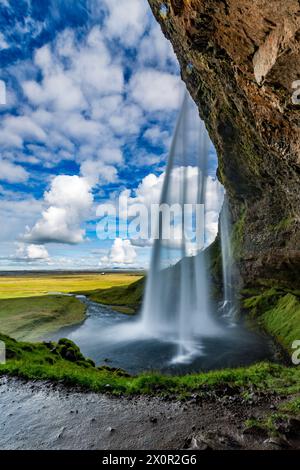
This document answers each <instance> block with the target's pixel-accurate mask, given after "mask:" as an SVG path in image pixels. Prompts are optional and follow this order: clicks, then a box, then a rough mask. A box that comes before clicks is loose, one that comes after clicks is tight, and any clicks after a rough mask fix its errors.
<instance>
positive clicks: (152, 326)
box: [142, 95, 219, 362]
mask: <svg viewBox="0 0 300 470" xmlns="http://www.w3.org/2000/svg"><path fill="white" fill-rule="evenodd" d="M209 146H210V140H209V136H208V134H207V131H206V129H205V126H204V123H203V122H202V121H200V119H199V116H198V112H197V109H196V106H195V105H194V103H193V102H192V101H191V99H190V98H189V97H188V95H186V96H185V99H184V102H183V105H182V108H181V112H180V115H179V119H178V122H177V126H176V129H175V133H174V137H173V141H172V146H171V150H170V154H169V159H168V164H167V168H166V172H165V179H164V185H163V189H162V194H161V201H160V207H162V206H163V205H165V206H168V207H170V206H172V205H177V206H178V205H179V206H180V207H181V208H184V205H185V204H194V205H195V207H196V206H197V207H203V206H200V205H204V204H205V198H206V179H207V166H208V154H209ZM185 217H186V214H185V211H184V210H183V211H182V213H181V216H175V215H173V221H172V222H173V223H171V225H172V229H173V235H174V234H175V235H176V234H177V235H178V233H177V232H178V231H179V232H180V233H181V235H180V236H177V237H171V238H170V239H166V238H164V236H163V228H164V223H165V220H164V217H163V216H162V214H160V217H159V224H158V232H157V233H158V238H157V239H156V240H155V241H154V246H153V251H152V260H151V266H150V271H149V274H148V277H147V284H146V292H145V298H144V303H143V309H142V323H143V325H144V328H145V329H146V330H147V331H148V332H149V334H151V335H153V336H157V337H160V338H163V339H164V338H165V339H167V340H173V341H175V342H176V343H177V344H178V353H177V356H176V360H177V361H181V362H184V361H186V360H189V359H190V358H191V356H193V355H194V354H197V353H199V348H200V346H199V336H205V335H216V334H218V333H219V328H218V326H217V325H216V323H215V322H214V320H213V319H212V315H211V308H210V302H209V285H208V275H207V268H206V257H205V255H204V254H203V251H202V250H203V248H204V244H201V243H199V240H196V241H194V242H191V241H190V240H189V239H188V238H187V237H186V231H185V228H186V226H185V222H186V219H185ZM179 222H181V223H179ZM201 229H202V231H203V239H204V226H203V227H201ZM199 230H200V228H199V226H198V227H197V231H198V233H197V235H198V236H199V235H200V234H199ZM196 338H197V341H196Z"/></svg>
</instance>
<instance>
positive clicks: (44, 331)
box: [0, 295, 85, 341]
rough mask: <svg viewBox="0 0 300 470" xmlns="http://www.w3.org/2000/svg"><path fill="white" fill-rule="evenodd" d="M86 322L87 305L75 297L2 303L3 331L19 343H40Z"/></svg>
mask: <svg viewBox="0 0 300 470" xmlns="http://www.w3.org/2000/svg"><path fill="white" fill-rule="evenodd" d="M84 318H85V305H84V304H83V303H82V302H80V301H79V300H78V299H76V298H75V297H67V296H61V295H53V296H50V295H49V296H42V297H27V298H15V299H6V300H3V299H2V300H0V330H1V332H2V333H4V334H7V335H9V336H12V337H13V338H15V339H18V340H26V341H36V340H37V339H40V338H42V337H45V336H46V335H48V334H49V333H52V332H54V331H57V330H59V329H60V328H62V327H65V326H70V325H74V324H76V323H80V322H81V321H82V320H84Z"/></svg>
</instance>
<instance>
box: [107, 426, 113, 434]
mask: <svg viewBox="0 0 300 470" xmlns="http://www.w3.org/2000/svg"><path fill="white" fill-rule="evenodd" d="M107 430H108V432H111V433H113V432H115V428H112V427H111V426H109V427H108V428H107Z"/></svg>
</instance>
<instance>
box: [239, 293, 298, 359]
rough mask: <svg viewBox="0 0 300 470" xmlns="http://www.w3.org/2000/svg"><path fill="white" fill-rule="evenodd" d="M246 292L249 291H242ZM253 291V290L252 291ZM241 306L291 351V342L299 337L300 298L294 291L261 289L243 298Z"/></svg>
mask: <svg viewBox="0 0 300 470" xmlns="http://www.w3.org/2000/svg"><path fill="white" fill-rule="evenodd" d="M246 292H248V294H249V293H250V292H251V290H250V291H249V290H248V291H244V292H243V293H244V295H245V293H246ZM252 293H253V291H252ZM243 306H244V307H245V308H246V309H249V310H250V312H251V316H252V317H255V318H257V319H258V322H259V324H260V325H261V326H262V327H263V328H264V329H265V330H266V331H267V332H268V333H269V334H271V335H272V336H273V337H274V338H276V340H277V341H278V342H279V343H280V344H281V345H282V347H283V348H284V349H285V350H286V351H287V352H288V353H290V354H291V353H292V352H293V349H292V344H293V342H294V341H295V340H299V339H300V300H299V297H298V295H295V293H290V292H289V293H287V292H286V290H285V289H279V288H275V287H273V288H271V289H267V290H265V289H262V290H261V291H260V293H259V294H258V295H254V296H253V295H252V296H250V297H248V298H246V299H244V300H243Z"/></svg>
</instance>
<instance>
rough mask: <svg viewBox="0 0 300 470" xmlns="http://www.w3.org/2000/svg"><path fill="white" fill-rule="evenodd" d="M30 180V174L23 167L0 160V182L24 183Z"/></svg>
mask: <svg viewBox="0 0 300 470" xmlns="http://www.w3.org/2000/svg"><path fill="white" fill-rule="evenodd" d="M28 178H29V174H28V173H27V171H26V170H25V169H24V168H23V167H22V166H20V165H15V164H14V163H11V162H10V161H8V160H2V159H0V180H2V181H7V182H8V183H24V182H25V181H27V179H28Z"/></svg>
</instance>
